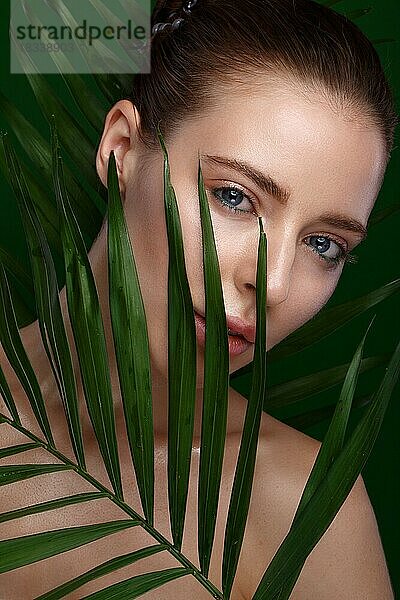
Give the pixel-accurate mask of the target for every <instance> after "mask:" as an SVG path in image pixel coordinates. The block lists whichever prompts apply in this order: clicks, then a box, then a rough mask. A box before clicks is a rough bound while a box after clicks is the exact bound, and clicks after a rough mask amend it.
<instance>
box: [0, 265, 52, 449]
mask: <svg viewBox="0 0 400 600" xmlns="http://www.w3.org/2000/svg"><path fill="white" fill-rule="evenodd" d="M0 340H1V344H2V346H3V348H4V351H5V353H6V355H7V358H8V360H9V361H10V364H11V365H12V367H13V369H14V372H15V374H16V375H17V377H18V379H19V381H20V382H21V385H22V387H23V389H24V391H25V393H26V395H27V397H28V400H29V403H30V405H31V407H32V411H33V414H34V415H35V417H36V420H37V422H38V425H39V427H40V429H41V430H42V431H43V433H44V435H45V436H46V439H47V441H48V442H49V443H50V444H54V440H53V435H52V433H51V429H50V423H49V419H48V417H47V413H46V407H45V404H44V400H43V396H42V392H41V389H40V386H39V383H38V381H37V378H36V375H35V372H34V370H33V368H32V366H31V364H30V362H29V359H28V356H27V354H26V352H25V348H24V346H23V344H22V340H21V337H20V335H19V331H18V324H17V319H16V316H15V312H14V308H13V304H12V299H11V292H10V287H9V284H8V279H7V275H6V272H5V269H4V267H3V265H2V263H1V262H0ZM2 379H3V384H4V381H5V380H4V376H3V375H2ZM5 397H6V398H7V392H6V396H5ZM9 408H10V407H9ZM11 408H12V409H14V408H15V404H12V405H11Z"/></svg>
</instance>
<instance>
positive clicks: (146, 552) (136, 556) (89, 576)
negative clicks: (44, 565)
mask: <svg viewBox="0 0 400 600" xmlns="http://www.w3.org/2000/svg"><path fill="white" fill-rule="evenodd" d="M165 548H166V546H165V545H162V544H157V545H154V546H149V547H147V548H143V549H142V550H136V551H135V552H129V554H124V555H123V556H117V557H116V558H112V559H111V560H108V561H107V562H104V563H102V564H101V565H98V566H97V567H94V569H90V571H87V572H86V573H83V574H82V575H79V576H78V577H75V578H74V579H71V580H70V581H67V582H66V583H63V584H62V585H60V586H58V587H57V588H55V589H54V590H52V591H51V592H48V593H46V594H43V595H42V596H39V597H38V598H36V600H58V599H59V598H64V597H65V596H66V595H67V594H70V593H71V592H73V591H74V590H76V589H78V588H80V587H81V586H82V585H84V584H85V583H88V582H89V581H93V580H94V579H97V578H98V577H103V576H104V575H107V574H108V573H112V572H113V571H115V570H116V569H122V567H126V566H127V565H131V564H133V563H134V562H136V561H138V560H141V559H142V558H147V557H148V556H153V555H154V554H157V552H162V551H163V550H165ZM150 589H151V588H150ZM108 590H109V591H110V588H108ZM102 591H104V592H105V591H106V590H102ZM129 591H131V590H129ZM114 592H115V589H114ZM108 597H109V596H108Z"/></svg>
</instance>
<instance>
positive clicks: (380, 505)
mask: <svg viewBox="0 0 400 600" xmlns="http://www.w3.org/2000/svg"><path fill="white" fill-rule="evenodd" d="M368 6H369V5H367V4H366V1H365V0H364V1H363V0H343V1H341V2H338V3H337V4H335V7H334V8H335V10H338V11H340V12H343V13H346V12H350V11H351V10H355V9H363V8H367V7H368ZM354 20H355V22H356V23H357V24H358V25H359V27H360V28H361V29H362V30H363V31H364V33H365V34H366V35H367V36H368V37H369V39H371V40H375V39H380V38H394V39H395V40H396V41H391V42H386V43H382V44H379V45H378V46H377V50H378V52H379V55H380V57H381V60H382V63H383V66H384V68H385V71H386V73H387V76H388V77H389V80H390V82H391V84H392V87H393V88H394V90H395V96H396V100H397V111H398V112H399V100H398V95H399V92H398V90H399V89H400V69H399V66H400V56H399V41H398V40H400V10H399V4H398V0H380V1H379V2H377V1H375V3H374V4H373V9H372V11H371V12H369V13H368V14H365V15H363V16H361V17H359V18H357V19H354ZM8 23H9V4H8V2H4V1H3V2H1V3H0V27H1V30H0V44H1V61H0V69H1V78H0V81H1V88H0V89H1V91H2V93H3V94H4V95H6V96H7V97H8V98H9V99H10V100H11V101H12V102H13V103H14V104H15V106H17V107H18V108H19V109H20V110H21V111H22V112H23V113H24V114H25V115H26V116H27V117H28V118H30V119H31V120H32V121H33V123H34V124H35V125H36V126H37V127H38V128H39V129H40V130H41V132H42V133H43V135H44V136H45V137H46V138H47V139H49V129H48V125H47V123H46V121H45V119H44V118H43V117H42V115H41V113H40V110H39V108H38V106H37V104H36V101H35V98H34V96H33V94H32V92H31V90H30V87H29V84H28V83H27V81H26V79H25V77H24V76H23V75H11V74H10V73H9V39H8ZM48 80H49V81H50V83H51V85H53V86H54V87H55V88H56V89H57V90H58V91H59V92H60V93H61V94H63V97H64V99H65V102H66V103H67V104H69V106H70V107H71V108H72V109H73V110H74V112H75V113H76V115H77V117H78V118H79V114H78V110H77V108H76V107H75V106H74V104H73V102H72V101H71V99H70V98H69V97H68V96H67V94H66V93H65V90H64V88H63V85H62V82H61V81H60V78H59V77H58V76H48ZM0 127H1V128H2V129H7V123H6V122H5V120H4V118H3V116H2V115H0ZM398 137H399V134H398V132H397V136H396V143H395V149H394V150H393V154H392V159H391V162H390V164H389V167H388V171H387V174H386V178H385V181H384V185H383V187H382V190H381V193H380V195H379V198H378V201H377V204H376V210H379V209H381V208H384V207H386V206H392V205H394V204H398V203H399V198H398V187H399V183H400V177H399V173H400V152H399V148H398V147H397V144H398V141H397V140H398ZM94 149H95V141H94ZM77 171H78V169H77ZM0 186H1V187H0V193H1V209H0V211H1V212H0V244H1V246H2V247H4V248H5V249H7V250H9V251H11V252H12V253H13V254H15V255H17V256H19V257H20V258H21V260H22V261H23V262H24V263H25V265H26V268H27V269H28V270H30V267H29V261H28V257H27V252H26V246H25V242H24V236H23V231H22V226H21V222H20V217H19V213H18V209H17V207H16V204H15V202H14V199H13V195H12V193H11V191H10V189H9V187H8V185H7V184H6V182H5V181H4V179H3V177H1V178H0ZM49 193H52V192H51V191H50V192H49ZM399 230H400V213H399V212H395V213H394V214H392V215H391V216H390V217H389V218H388V219H386V220H384V221H383V222H381V223H379V224H377V225H375V226H373V227H371V228H370V230H369V234H368V238H367V240H366V241H365V242H363V244H362V245H361V246H359V247H358V248H357V251H356V254H357V255H358V257H359V262H358V264H356V265H352V264H349V265H346V266H345V269H344V273H343V276H342V278H341V281H340V283H339V285H338V288H337V290H336V292H335V294H334V295H333V298H332V299H331V301H330V302H329V305H328V306H333V305H336V304H339V303H341V302H344V301H346V300H349V299H351V298H355V297H358V296H361V295H362V294H364V293H367V292H368V291H370V290H373V289H376V288H378V287H379V286H381V285H383V284H385V283H387V282H389V281H393V280H394V279H396V278H397V277H399V268H398V264H399V253H398V239H399V235H398V232H399ZM59 267H60V265H59ZM398 305H399V298H398V296H394V297H392V298H390V299H388V300H386V301H385V302H384V303H383V304H380V305H378V306H377V307H376V308H375V309H372V310H371V311H369V312H368V313H366V314H364V315H362V316H360V317H358V318H356V319H354V320H353V321H351V322H350V323H349V324H348V325H345V326H344V327H342V328H340V329H339V330H338V331H337V332H335V333H334V334H331V335H330V336H329V337H327V338H325V339H324V340H322V341H321V342H319V343H318V344H314V345H313V346H311V347H310V348H308V349H306V350H305V351H302V352H301V353H300V354H296V355H294V356H292V357H288V358H287V359H283V360H280V361H279V362H276V363H272V364H271V366H270V368H269V381H270V385H274V384H276V383H280V382H283V381H287V380H290V379H293V378H295V377H300V376H302V375H305V374H308V373H314V372H317V371H319V370H322V369H327V368H330V367H333V366H335V365H341V364H344V363H346V362H348V361H349V360H350V359H351V357H352V355H353V353H354V351H355V349H356V346H357V345H358V343H359V341H360V340H361V337H362V335H363V333H364V331H365V329H366V326H367V324H368V323H369V321H370V319H371V317H372V315H373V314H376V319H375V322H374V325H373V327H372V330H371V332H370V334H369V336H368V340H367V344H366V349H365V354H364V355H365V356H377V355H381V354H390V353H392V352H393V350H394V347H395V345H396V343H397V342H398V340H399V331H400V327H399V324H400V323H399V316H398V315H399V310H398ZM382 374H383V367H382V368H377V369H374V370H373V371H371V372H369V373H367V374H364V375H362V376H361V378H360V382H359V391H360V395H363V394H368V393H371V392H372V391H373V390H374V389H376V387H377V385H378V383H379V381H380V378H381V377H382ZM232 385H233V386H234V387H235V388H237V389H238V390H240V391H241V392H242V393H244V394H248V393H249V378H248V377H247V376H243V377H240V378H237V379H235V380H234V381H233V382H232ZM399 389H400V386H399V385H398V386H397V388H396V390H395V392H394V394H393V396H392V399H391V402H390V405H389V407H388V410H387V412H386V415H385V418H384V422H383V425H382V428H381V431H380V434H379V437H378V439H377V442H376V444H375V447H374V449H373V452H372V454H371V456H370V458H369V460H368V463H367V465H366V466H365V468H364V469H363V471H362V475H363V478H364V481H365V484H366V487H367V490H368V493H369V496H370V499H371V502H372V505H373V507H374V510H375V514H376V517H377V521H378V526H379V531H380V534H381V538H382V542H383V545H384V549H385V554H386V558H387V562H388V566H389V571H390V575H391V579H392V583H393V586H394V589H395V592H400V569H399V566H398V565H399V564H400V552H399V546H400V544H399V541H398V540H399V539H400V519H399V506H400V485H399V476H398V473H399V468H398V457H399V456H400V444H399V436H398V429H399V425H400V404H399ZM339 390H340V387H338V386H336V387H334V388H332V389H330V390H328V391H327V392H325V393H324V394H319V395H316V396H314V397H310V398H307V399H306V400H304V401H303V402H301V403H299V404H298V405H295V406H292V407H290V409H289V408H288V409H287V410H285V411H283V410H281V411H280V412H279V413H278V412H277V413H274V412H272V411H271V413H272V414H274V415H275V416H278V417H279V418H282V419H283V420H284V419H285V418H289V417H290V416H292V415H293V414H298V413H301V412H304V411H306V410H308V409H310V408H314V407H317V406H324V405H328V404H330V403H332V402H334V401H335V400H337V398H338V393H339ZM363 410H365V409H364V408H356V409H353V411H352V415H351V420H350V429H352V427H354V425H355V423H356V422H357V421H358V419H359V418H360V416H361V415H362V412H363ZM328 424H329V421H328V420H327V419H325V420H324V421H322V422H321V423H319V424H318V425H314V426H313V427H308V428H303V431H305V432H306V433H307V434H309V435H312V436H313V437H315V438H318V439H320V440H321V439H322V438H323V435H324V432H325V431H326V428H327V426H328Z"/></svg>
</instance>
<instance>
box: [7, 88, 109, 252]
mask: <svg viewBox="0 0 400 600" xmlns="http://www.w3.org/2000/svg"><path fill="white" fill-rule="evenodd" d="M0 111H1V112H2V114H3V116H4V117H5V118H6V119H7V121H8V122H9V124H10V126H11V128H12V130H13V132H14V133H15V135H16V136H17V139H18V141H19V143H20V145H21V147H22V148H23V149H24V151H25V152H26V153H27V155H28V156H29V159H30V160H31V161H32V163H33V165H34V167H35V173H37V175H38V176H40V177H42V179H43V182H45V183H46V185H47V186H48V187H50V186H51V182H52V175H51V173H52V166H51V165H52V162H51V150H50V146H49V143H48V142H47V141H46V140H45V139H44V138H43V136H42V135H41V134H40V133H39V131H38V130H37V129H36V128H35V127H34V126H33V125H32V124H31V123H30V122H29V121H28V120H27V119H26V118H25V116H24V115H23V114H22V113H21V112H20V111H19V110H18V109H17V108H16V107H15V105H14V104H13V103H12V102H10V101H9V100H8V99H7V98H6V97H5V96H4V94H2V93H1V92H0ZM65 177H66V182H67V185H68V190H69V191H70V193H71V202H72V206H73V210H74V214H75V215H76V218H77V220H78V221H79V223H80V224H81V226H82V229H83V231H84V232H85V234H87V235H88V236H89V237H90V239H94V238H95V237H96V235H97V233H98V231H99V229H100V225H101V223H102V219H103V217H102V213H101V211H100V210H99V208H98V206H104V200H103V198H102V197H101V196H100V195H99V194H98V193H97V189H98V185H97V184H96V187H94V188H93V191H94V197H95V199H96V201H93V200H92V199H91V198H90V197H89V196H88V194H87V193H86V191H85V190H84V188H83V187H82V185H81V183H80V181H79V179H76V178H75V177H74V176H73V175H72V173H71V171H70V170H69V169H68V168H66V169H65ZM43 210H45V206H43ZM59 253H60V255H62V249H61V247H60V250H59Z"/></svg>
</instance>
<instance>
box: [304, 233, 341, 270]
mask: <svg viewBox="0 0 400 600" xmlns="http://www.w3.org/2000/svg"><path fill="white" fill-rule="evenodd" d="M307 240H308V245H309V246H310V248H311V250H313V252H316V253H317V254H318V255H319V256H320V257H321V258H322V259H323V260H327V261H329V262H331V263H333V264H335V265H338V264H339V263H341V262H342V261H343V260H344V259H345V257H346V255H347V252H346V248H345V247H344V246H343V245H341V244H339V243H338V242H336V241H334V240H333V239H331V238H330V237H328V236H325V235H310V236H308V238H307Z"/></svg>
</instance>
